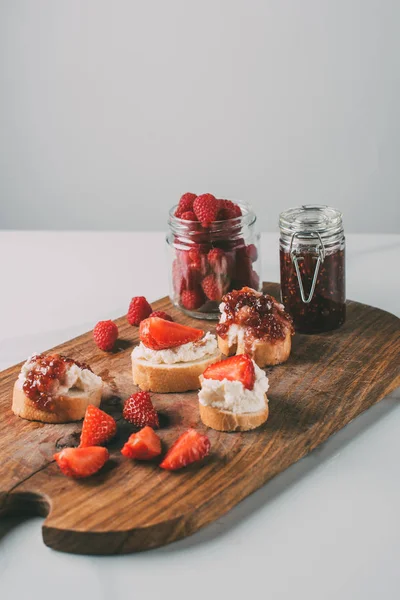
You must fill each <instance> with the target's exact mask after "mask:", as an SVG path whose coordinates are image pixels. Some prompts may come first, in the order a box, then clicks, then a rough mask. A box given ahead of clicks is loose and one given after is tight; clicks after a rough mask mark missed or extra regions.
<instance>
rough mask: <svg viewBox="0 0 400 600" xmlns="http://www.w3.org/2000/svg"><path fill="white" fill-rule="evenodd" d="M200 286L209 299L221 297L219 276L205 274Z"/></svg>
mask: <svg viewBox="0 0 400 600" xmlns="http://www.w3.org/2000/svg"><path fill="white" fill-rule="evenodd" d="M201 286H202V288H203V291H204V293H205V295H206V296H207V298H208V299H209V300H220V299H221V297H222V284H221V281H220V279H219V277H216V276H215V275H207V277H204V279H203V281H202V283H201Z"/></svg>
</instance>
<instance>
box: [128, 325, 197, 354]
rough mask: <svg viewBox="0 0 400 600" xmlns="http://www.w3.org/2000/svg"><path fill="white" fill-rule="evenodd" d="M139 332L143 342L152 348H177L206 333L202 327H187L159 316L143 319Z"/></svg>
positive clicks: (194, 340)
mask: <svg viewBox="0 0 400 600" xmlns="http://www.w3.org/2000/svg"><path fill="white" fill-rule="evenodd" d="M139 333H140V340H141V341H142V342H143V344H144V345H145V346H147V347H148V348H151V349H152V350H164V349H166V348H176V346H182V344H187V343H188V342H196V341H197V340H200V339H201V338H202V337H203V335H204V331H203V330H202V329H195V328H194V327H187V326H186V325H181V324H180V323H174V322H172V321H165V320H164V319H159V318H158V317H152V318H149V319H145V320H144V321H142V322H141V323H140V330H139Z"/></svg>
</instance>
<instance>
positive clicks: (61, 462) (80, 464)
mask: <svg viewBox="0 0 400 600" xmlns="http://www.w3.org/2000/svg"><path fill="white" fill-rule="evenodd" d="M108 456H109V454H108V450H107V448H102V447H101V446H89V447H87V448H64V450H61V452H58V453H57V454H54V456H53V458H54V460H55V461H56V462H57V464H58V466H59V467H60V469H61V471H62V472H63V473H64V475H68V477H75V478H76V479H80V478H83V477H89V476H90V475H93V474H94V473H97V471H99V470H100V469H101V467H102V466H103V465H104V463H105V462H107V460H108Z"/></svg>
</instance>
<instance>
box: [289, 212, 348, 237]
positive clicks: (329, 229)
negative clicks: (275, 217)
mask: <svg viewBox="0 0 400 600" xmlns="http://www.w3.org/2000/svg"><path fill="white" fill-rule="evenodd" d="M279 227H280V230H281V232H282V234H283V235H286V236H290V237H291V236H292V235H293V234H297V237H311V238H312V237H321V238H323V239H327V238H332V237H336V236H338V235H342V234H343V223H342V213H341V212H340V211H339V210H336V209H335V208H331V207H330V206H326V205H323V204H303V205H302V206H297V207H295V208H289V209H288V210H285V211H284V212H282V213H281V214H280V215H279Z"/></svg>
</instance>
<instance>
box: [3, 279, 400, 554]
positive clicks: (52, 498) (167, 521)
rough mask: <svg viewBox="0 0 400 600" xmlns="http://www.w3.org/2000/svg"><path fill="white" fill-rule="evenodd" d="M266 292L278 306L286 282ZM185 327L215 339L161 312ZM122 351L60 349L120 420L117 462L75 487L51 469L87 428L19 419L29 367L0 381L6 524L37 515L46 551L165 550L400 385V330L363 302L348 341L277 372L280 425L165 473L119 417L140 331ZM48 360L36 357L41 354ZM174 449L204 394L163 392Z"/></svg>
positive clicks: (343, 335)
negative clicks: (140, 459)
mask: <svg viewBox="0 0 400 600" xmlns="http://www.w3.org/2000/svg"><path fill="white" fill-rule="evenodd" d="M265 289H266V291H268V292H269V293H272V294H273V295H275V296H278V286H277V284H266V285H265ZM153 307H154V308H155V309H164V310H167V311H168V312H170V313H171V314H172V315H173V316H174V318H175V319H176V320H177V321H180V322H182V323H187V324H190V325H194V326H197V327H199V326H202V327H204V328H205V329H208V328H209V329H211V330H212V331H213V330H214V327H215V324H214V323H209V322H205V321H203V322H199V321H196V320H194V319H190V318H189V317H186V316H185V315H183V314H182V313H180V312H179V311H178V310H177V309H176V308H174V307H172V306H171V304H170V302H169V300H168V298H163V299H161V300H159V301H157V302H155V303H154V304H153ZM117 323H118V327H119V330H120V338H121V339H120V341H119V343H118V349H117V350H116V351H115V352H114V353H113V354H106V353H104V352H101V351H100V350H98V349H97V348H96V346H95V345H94V343H93V341H92V335H91V332H89V333H86V334H84V335H82V336H80V337H77V338H75V339H73V340H71V341H69V342H66V343H65V344H62V345H61V346H58V347H57V348H55V349H54V350H57V351H58V352H62V353H63V354H66V355H67V356H71V357H72V358H75V359H77V360H82V361H85V362H88V363H89V364H90V365H91V366H92V368H93V370H94V371H95V373H97V374H98V375H100V376H101V377H102V378H103V379H104V380H105V381H106V382H107V384H108V396H107V397H106V398H104V400H103V404H102V408H104V409H105V410H106V411H107V412H109V413H110V414H112V415H113V416H114V417H115V418H116V419H117V420H118V426H119V427H118V434H117V437H116V439H115V440H114V441H113V442H112V444H111V445H110V451H111V460H110V461H109V463H107V464H106V466H105V467H104V468H103V469H102V471H101V472H99V473H98V474H97V475H95V476H93V477H92V478H89V479H87V480H80V481H76V480H72V479H69V478H67V477H65V476H64V475H62V473H61V472H60V471H59V469H58V467H57V465H56V464H55V462H54V461H53V458H52V457H53V454H54V452H55V451H58V450H60V449H61V448H64V447H65V446H71V445H77V444H78V440H79V432H80V428H81V424H80V423H70V424H66V425H46V424H43V423H35V422H29V421H24V420H22V419H20V418H18V417H15V416H14V415H13V413H12V412H11V410H10V406H11V394H12V387H13V384H14V381H15V379H16V378H17V376H18V372H19V369H20V366H21V365H16V366H15V367H11V368H10V369H7V370H6V371H4V372H2V373H1V374H0V514H1V515H10V514H21V513H23V514H35V515H36V514H39V515H43V516H45V517H46V519H45V521H44V524H43V539H44V542H45V543H46V544H47V545H48V546H50V547H52V548H55V549H57V550H63V551H65V552H75V553H79V554H86V553H88V554H89V553H90V554H118V553H125V552H135V551H138V550H144V549H148V548H155V547H157V546H161V545H163V544H168V543H169V542H172V541H174V540H177V539H179V538H182V537H185V536H187V535H190V534H192V533H193V532H195V531H197V530H198V529H199V528H200V527H203V526H204V525H207V524H208V523H210V522H212V521H214V520H215V519H217V518H218V517H221V516H222V515H223V514H224V513H225V512H226V511H228V510H229V509H231V508H232V507H233V506H235V505H236V504H237V503H238V502H240V500H242V499H243V498H245V497H246V496H247V495H248V494H250V493H251V492H253V491H254V490H256V489H257V488H259V487H260V486H262V485H263V484H264V483H266V482H267V481H268V480H269V479H271V478H272V477H274V475H276V474H277V473H279V472H281V471H283V470H284V469H286V468H287V467H288V466H289V465H291V464H292V463H294V462H296V461H297V460H299V459H300V458H302V457H303V456H305V455H306V454H307V453H308V452H310V451H311V450H312V449H313V448H315V447H316V446H318V445H319V444H320V443H321V442H323V441H325V440H326V439H327V438H328V437H329V436H330V435H332V434H333V433H335V432H336V431H338V430H339V429H341V428H342V427H344V425H346V424H347V423H348V422H349V421H351V420H352V419H354V417H356V416H357V415H358V414H360V413H361V412H363V411H364V410H366V409H367V408H369V407H370V406H371V405H373V404H375V403H376V402H378V401H379V400H380V399H381V398H383V397H384V396H386V395H387V394H388V393H389V392H391V391H392V390H394V389H395V388H396V387H397V386H399V385H400V320H399V319H398V318H397V317H395V316H394V315H391V314H389V313H387V312H384V311H382V310H379V309H377V308H372V307H370V306H366V305H364V304H359V303H357V302H349V303H348V319H347V322H346V324H345V325H344V326H343V327H342V328H341V329H340V330H338V331H334V332H330V333H325V334H321V335H313V336H305V335H296V336H295V337H294V339H293V350H292V355H291V357H290V359H289V361H288V362H287V363H286V364H284V365H281V366H277V367H272V368H269V369H267V374H268V377H269V379H270V391H269V394H268V395H269V399H270V417H269V419H268V421H267V423H266V424H265V425H264V426H263V427H261V428H259V429H257V430H255V431H253V432H247V433H220V432H217V431H214V430H212V429H209V430H207V434H208V435H209V437H210V440H211V445H212V452H211V455H210V456H209V457H208V458H207V459H206V461H205V462H203V463H202V464H197V465H192V466H191V467H188V468H186V469H184V470H182V471H177V472H167V471H163V470H162V469H160V468H159V467H157V465H156V464H150V463H147V464H144V463H137V462H134V461H130V460H127V459H125V458H124V457H123V456H122V455H121V454H120V452H119V451H120V448H121V446H122V445H123V443H124V442H125V441H126V439H127V438H128V436H129V434H130V432H131V431H132V428H131V426H130V425H129V424H127V423H125V422H124V421H123V420H122V417H121V407H122V401H123V400H125V398H127V397H128V396H129V395H130V394H131V393H132V392H133V391H135V388H134V386H133V384H132V381H131V367H130V353H131V351H132V348H133V346H134V345H135V344H136V343H137V342H138V329H137V328H136V327H131V326H129V325H128V323H127V321H126V318H125V317H122V318H121V319H119V320H118V321H117ZM36 350H41V349H40V348H39V349H36V348H32V351H36ZM153 401H154V404H155V406H156V408H157V409H158V410H159V411H160V414H161V424H162V428H161V430H160V436H161V438H162V441H163V446H164V448H167V447H169V446H170V444H171V443H172V442H173V441H174V440H175V439H176V438H177V437H178V435H180V434H181V433H183V431H185V430H186V429H187V428H188V427H190V426H194V427H197V428H198V429H199V430H202V431H205V430H206V428H205V427H204V426H203V424H202V423H201V421H200V419H199V413H198V404H197V394H196V393H195V392H193V393H184V394H154V396H153Z"/></svg>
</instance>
